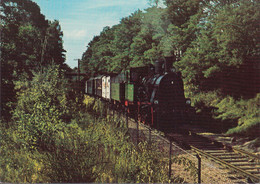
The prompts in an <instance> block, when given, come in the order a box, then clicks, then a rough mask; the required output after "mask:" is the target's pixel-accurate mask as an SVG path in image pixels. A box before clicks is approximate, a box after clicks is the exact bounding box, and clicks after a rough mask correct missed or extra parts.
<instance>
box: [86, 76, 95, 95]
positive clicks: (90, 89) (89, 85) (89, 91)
mask: <svg viewBox="0 0 260 184" xmlns="http://www.w3.org/2000/svg"><path fill="white" fill-rule="evenodd" d="M94 91H95V88H94V78H90V79H89V80H87V81H86V83H85V93H86V94H88V95H90V96H93V95H94Z"/></svg>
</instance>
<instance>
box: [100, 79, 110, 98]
mask: <svg viewBox="0 0 260 184" xmlns="http://www.w3.org/2000/svg"><path fill="white" fill-rule="evenodd" d="M110 90H111V89H110V76H109V75H104V76H103V77H102V98H103V99H105V100H107V101H109V100H110Z"/></svg>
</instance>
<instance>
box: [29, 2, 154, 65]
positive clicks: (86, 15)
mask: <svg viewBox="0 0 260 184" xmlns="http://www.w3.org/2000/svg"><path fill="white" fill-rule="evenodd" d="M33 1H34V2H36V3H37V4H38V5H39V6H40V8H41V13H42V14H43V15H45V17H46V18H47V19H48V20H58V21H59V23H60V25H61V29H62V31H63V42H64V43H63V47H64V49H65V50H66V51H67V52H66V63H67V64H68V65H69V66H70V67H71V68H74V67H76V66H77V59H81V57H82V54H83V52H85V51H86V49H87V45H88V43H89V42H90V41H91V40H92V39H93V37H94V36H96V35H99V34H100V32H101V31H102V30H103V28H104V27H105V26H109V27H112V26H113V25H116V24H118V23H119V22H120V20H121V19H122V18H123V17H127V16H129V15H131V14H132V13H134V12H135V11H136V10H138V9H140V10H144V9H146V8H148V7H149V3H148V2H149V1H148V0H33Z"/></svg>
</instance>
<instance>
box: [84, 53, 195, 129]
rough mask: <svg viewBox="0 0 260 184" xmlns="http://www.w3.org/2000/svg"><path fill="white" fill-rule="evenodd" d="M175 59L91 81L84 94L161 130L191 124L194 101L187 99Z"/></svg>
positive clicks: (87, 84) (87, 82)
mask: <svg viewBox="0 0 260 184" xmlns="http://www.w3.org/2000/svg"><path fill="white" fill-rule="evenodd" d="M174 61H175V57H174V56H171V57H165V58H161V59H158V60H156V61H155V64H154V65H148V66H144V67H136V68H130V69H129V70H126V71H124V72H122V73H119V74H106V75H100V76H97V77H93V78H90V79H89V80H87V81H86V83H85V93H86V94H88V95H91V96H95V97H98V98H101V99H102V100H106V101H108V102H110V103H111V104H113V105H115V106H118V107H121V108H124V109H127V113H129V114H131V115H132V116H135V117H136V118H138V120H139V121H141V122H143V123H146V124H149V125H150V126H152V127H155V128H157V129H161V130H171V129H174V128H176V127H177V126H179V125H180V124H181V123H185V122H188V121H189V120H190V119H189V117H190V114H191V111H192V108H191V105H190V104H191V100H190V99H186V98H185V96H184V88H183V81H182V77H181V73H180V72H177V71H176V69H175V68H174V67H172V65H173V62H174Z"/></svg>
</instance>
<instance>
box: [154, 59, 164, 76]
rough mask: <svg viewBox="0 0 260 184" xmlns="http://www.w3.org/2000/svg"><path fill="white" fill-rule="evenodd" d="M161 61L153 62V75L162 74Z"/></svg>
mask: <svg viewBox="0 0 260 184" xmlns="http://www.w3.org/2000/svg"><path fill="white" fill-rule="evenodd" d="M162 65H163V60H162V59H158V60H156V61H155V63H154V67H155V74H162V73H163V68H162Z"/></svg>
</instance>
